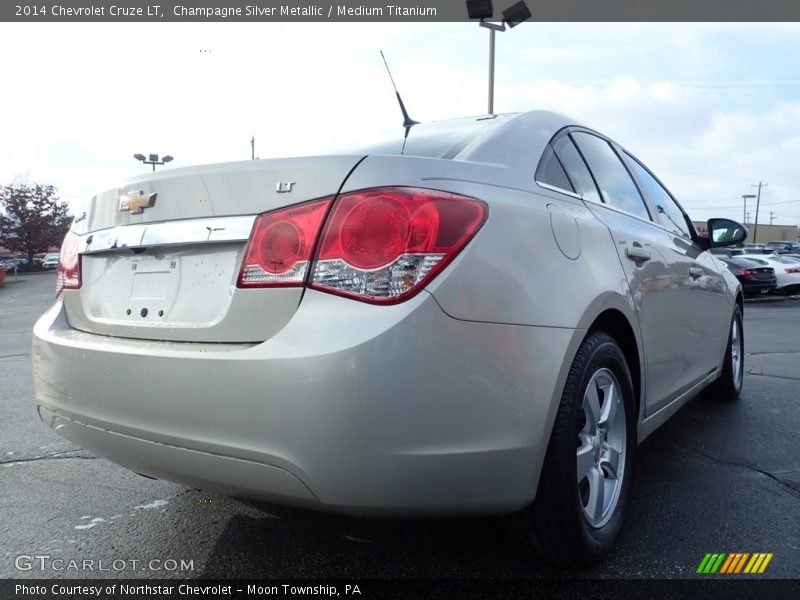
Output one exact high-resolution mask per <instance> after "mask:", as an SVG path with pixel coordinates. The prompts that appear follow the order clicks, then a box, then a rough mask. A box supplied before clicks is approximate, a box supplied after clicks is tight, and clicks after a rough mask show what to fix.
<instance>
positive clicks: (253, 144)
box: [250, 136, 256, 160]
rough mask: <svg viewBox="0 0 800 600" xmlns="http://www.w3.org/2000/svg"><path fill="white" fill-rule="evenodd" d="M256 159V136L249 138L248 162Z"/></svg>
mask: <svg viewBox="0 0 800 600" xmlns="http://www.w3.org/2000/svg"><path fill="white" fill-rule="evenodd" d="M255 159H256V136H253V137H251V138H250V160H255Z"/></svg>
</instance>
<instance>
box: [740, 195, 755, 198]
mask: <svg viewBox="0 0 800 600" xmlns="http://www.w3.org/2000/svg"><path fill="white" fill-rule="evenodd" d="M755 197H756V195H755V194H742V198H755Z"/></svg>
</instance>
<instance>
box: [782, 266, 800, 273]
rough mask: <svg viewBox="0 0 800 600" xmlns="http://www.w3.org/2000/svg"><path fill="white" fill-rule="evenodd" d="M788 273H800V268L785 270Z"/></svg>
mask: <svg viewBox="0 0 800 600" xmlns="http://www.w3.org/2000/svg"><path fill="white" fill-rule="evenodd" d="M784 271H786V272H787V273H800V268H798V267H789V268H788V269H784Z"/></svg>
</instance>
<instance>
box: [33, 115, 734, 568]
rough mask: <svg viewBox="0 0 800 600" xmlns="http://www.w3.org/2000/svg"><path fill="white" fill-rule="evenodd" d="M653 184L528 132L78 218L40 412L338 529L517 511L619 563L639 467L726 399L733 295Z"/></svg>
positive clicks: (140, 469)
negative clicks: (695, 416) (331, 521)
mask: <svg viewBox="0 0 800 600" xmlns="http://www.w3.org/2000/svg"><path fill="white" fill-rule="evenodd" d="M745 235H746V231H745V229H744V227H742V226H741V225H739V224H738V223H735V222H733V221H729V220H725V219H712V220H711V221H709V223H708V237H700V236H699V235H698V234H697V232H696V231H695V230H694V228H693V227H692V225H691V221H690V220H689V218H688V216H687V215H686V213H685V212H684V211H683V209H682V208H681V206H680V205H679V204H678V202H676V201H675V199H674V197H673V196H672V195H671V194H670V193H669V192H668V191H667V189H666V187H664V185H663V184H662V183H661V182H660V181H659V180H658V179H657V178H656V177H655V176H654V175H653V174H652V173H651V172H650V171H649V170H648V169H647V168H646V167H645V166H644V165H643V164H642V163H641V162H640V161H639V160H637V159H636V158H635V157H634V156H633V154H631V153H629V152H628V151H627V150H625V149H624V148H622V147H620V146H619V145H618V144H616V143H615V142H613V141H612V140H610V139H608V138H606V137H604V136H602V135H600V134H598V133H596V132H594V131H592V130H590V129H588V128H586V127H583V126H580V125H577V124H576V123H575V122H573V121H571V120H569V119H567V118H566V117H563V116H561V115H557V114H554V113H548V112H530V113H523V114H516V115H489V116H484V117H478V118H468V119H457V120H451V121H443V122H437V123H429V124H419V125H414V126H412V127H409V128H407V129H406V130H405V131H402V130H401V131H400V132H398V134H397V135H387V136H384V137H382V138H376V139H374V140H372V141H370V142H368V143H365V144H362V145H359V146H354V147H352V148H350V149H348V150H346V151H344V152H343V153H341V154H331V155H328V156H321V157H310V158H296V159H280V160H259V161H249V162H241V163H232V164H222V165H209V166H202V167H193V168H185V169H172V170H164V171H160V172H158V173H152V174H149V175H147V176H143V177H138V178H135V179H132V180H129V181H127V182H126V183H125V184H123V185H121V186H120V187H118V188H114V189H111V190H108V191H105V192H103V193H100V194H98V195H97V196H95V197H94V198H92V200H91V202H90V206H89V207H88V209H87V211H86V213H85V215H84V216H82V217H81V218H80V219H78V220H76V221H75V223H74V224H73V226H72V229H71V231H70V233H69V234H68V235H67V237H66V239H65V240H64V244H63V247H62V250H61V256H60V262H59V265H58V289H57V297H56V301H55V303H54V305H53V306H52V308H50V309H49V310H48V311H47V312H46V313H45V314H44V315H43V316H42V317H41V319H40V320H39V321H38V323H37V324H36V326H35V329H34V338H33V362H34V378H35V393H36V404H37V406H38V410H39V414H40V415H41V417H42V419H43V420H44V422H45V423H47V424H48V425H49V426H50V427H52V428H53V429H55V430H56V431H57V432H58V433H60V434H61V435H63V436H64V437H66V438H67V439H69V440H72V441H73V442H75V443H77V444H79V445H81V446H83V447H85V448H88V449H90V450H91V451H93V452H95V453H97V454H98V455H101V456H105V457H108V458H109V459H111V460H113V461H115V462H117V463H119V464H121V465H124V466H125V467H127V468H129V469H131V470H133V471H135V472H137V473H141V474H143V475H147V476H150V477H157V478H165V479H169V480H174V481H178V482H182V483H184V484H186V485H190V486H196V487H200V488H205V489H211V490H218V491H221V492H223V493H227V494H231V495H236V496H243V497H251V498H260V499H264V500H268V501H271V502H280V503H286V504H293V505H299V506H306V507H311V508H316V509H324V510H331V511H341V512H346V513H350V514H356V515H373V514H389V515H392V514H403V515H433V514H487V513H504V514H508V515H510V517H509V518H510V519H511V522H512V524H513V525H514V526H515V527H517V528H518V530H519V532H520V533H521V534H522V536H523V538H524V539H526V540H528V542H529V543H530V546H531V548H537V549H538V550H539V551H541V552H543V553H544V555H545V556H546V557H547V558H549V559H550V560H552V561H554V562H557V563H563V564H582V565H587V564H591V563H593V562H596V561H597V560H600V559H601V558H602V557H603V556H605V555H606V554H607V553H608V552H609V551H610V550H611V548H612V546H613V542H614V539H615V538H616V536H617V534H618V532H619V530H620V526H621V523H622V518H623V513H624V511H625V507H626V504H627V500H628V497H629V492H630V489H631V479H632V473H633V469H632V467H633V460H634V456H635V453H636V447H637V444H638V443H639V442H641V441H642V440H643V439H644V438H645V437H647V436H648V435H649V434H650V433H652V432H653V431H654V430H655V429H656V428H657V427H659V426H660V425H661V424H662V423H664V422H665V421H666V420H667V419H668V418H669V417H670V416H671V415H672V414H674V413H675V412H676V411H677V410H678V409H679V408H680V407H681V406H682V405H683V404H684V403H685V402H687V401H688V400H689V399H690V398H692V397H693V396H694V395H695V394H697V393H698V392H699V391H700V390H702V389H703V388H706V387H710V388H711V389H712V391H713V393H714V394H717V395H719V396H724V397H726V398H736V397H737V396H738V395H739V391H740V390H741V386H742V375H743V362H742V361H743V356H744V351H743V350H744V346H743V330H742V307H743V304H742V291H741V288H740V286H739V284H738V282H737V280H736V279H735V278H734V277H733V275H731V274H730V273H729V272H728V269H726V268H725V266H724V265H723V264H722V263H720V262H719V261H718V260H716V259H715V257H714V256H713V255H712V254H711V253H710V252H709V250H710V249H711V248H712V247H717V246H727V245H731V244H736V243H739V242H741V241H742V240H743V239H744V236H745Z"/></svg>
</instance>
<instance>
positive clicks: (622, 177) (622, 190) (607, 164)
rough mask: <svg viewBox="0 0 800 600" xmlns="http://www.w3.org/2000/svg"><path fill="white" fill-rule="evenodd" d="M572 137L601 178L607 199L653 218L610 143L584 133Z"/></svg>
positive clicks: (596, 178) (596, 174)
mask: <svg viewBox="0 0 800 600" xmlns="http://www.w3.org/2000/svg"><path fill="white" fill-rule="evenodd" d="M572 136H573V137H574V138H575V143H576V144H577V145H578V147H579V148H580V150H581V154H583V156H584V158H585V159H586V162H587V164H588V165H589V168H590V169H591V171H592V174H593V175H594V178H595V180H596V181H597V186H598V187H599V188H600V193H601V194H602V196H603V201H604V202H605V203H606V204H608V205H610V206H613V207H614V208H618V209H620V210H624V211H625V212H628V213H631V214H632V215H636V216H637V217H640V218H642V219H646V220H648V221H649V220H650V213H649V212H648V210H647V206H645V203H644V200H643V199H642V196H641V194H639V190H638V189H637V188H636V184H635V183H633V179H631V176H630V173H628V170H627V169H626V168H625V165H623V164H622V161H621V160H620V159H619V157H618V156H617V153H616V152H614V149H613V148H612V147H611V146H610V145H609V143H608V142H606V141H605V140H603V139H600V138H599V137H597V136H595V135H591V134H589V133H584V132H577V133H573V134H572Z"/></svg>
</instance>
